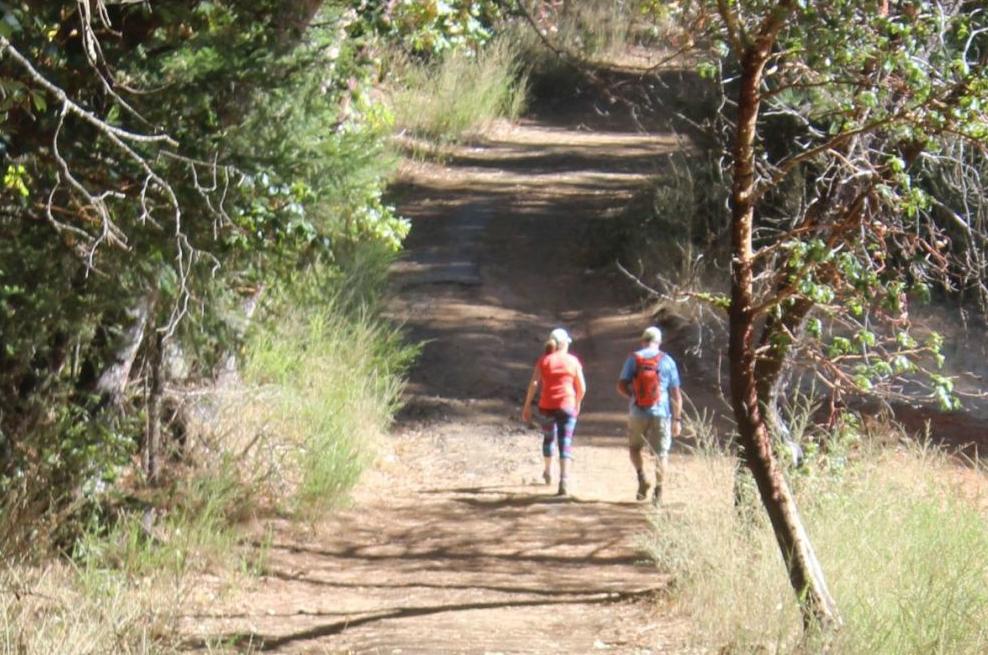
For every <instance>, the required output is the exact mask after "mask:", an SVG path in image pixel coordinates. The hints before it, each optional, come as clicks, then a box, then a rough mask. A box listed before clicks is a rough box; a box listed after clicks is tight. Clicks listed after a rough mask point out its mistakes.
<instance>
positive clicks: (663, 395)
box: [618, 348, 679, 417]
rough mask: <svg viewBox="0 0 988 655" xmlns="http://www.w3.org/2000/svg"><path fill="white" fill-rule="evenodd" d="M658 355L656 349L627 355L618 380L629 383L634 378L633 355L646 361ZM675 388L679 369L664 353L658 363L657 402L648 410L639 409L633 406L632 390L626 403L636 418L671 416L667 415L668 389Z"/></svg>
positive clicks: (635, 364) (677, 383) (635, 365)
mask: <svg viewBox="0 0 988 655" xmlns="http://www.w3.org/2000/svg"><path fill="white" fill-rule="evenodd" d="M658 354H659V349H658V348H642V349H641V350H638V351H636V352H635V354H632V355H629V356H628V359H626V360H624V366H622V367H621V376H620V377H619V378H618V379H619V380H621V381H622V382H631V380H632V379H633V378H634V377H635V369H636V368H637V363H636V362H635V355H639V356H641V357H645V358H646V359H647V358H650V357H655V356H656V355H658ZM677 387H679V369H678V368H676V362H675V361H673V359H672V357H670V356H669V353H665V354H664V355H662V359H661V360H660V361H659V400H658V402H656V403H655V404H654V405H652V406H651V407H648V408H643V407H639V406H638V405H636V404H635V398H634V391H633V390H632V396H631V400H630V401H629V403H628V404H629V405H630V411H631V413H632V414H633V415H638V416H661V417H668V416H671V414H670V413H669V389H676V388H677Z"/></svg>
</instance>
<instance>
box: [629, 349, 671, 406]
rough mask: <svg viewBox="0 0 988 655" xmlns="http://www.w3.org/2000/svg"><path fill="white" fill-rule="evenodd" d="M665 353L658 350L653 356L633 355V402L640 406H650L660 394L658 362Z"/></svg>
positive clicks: (657, 399) (656, 400) (657, 400)
mask: <svg viewBox="0 0 988 655" xmlns="http://www.w3.org/2000/svg"><path fill="white" fill-rule="evenodd" d="M664 354H665V353H663V352H662V351H659V354H658V355H656V356H654V357H643V356H642V355H640V354H638V353H634V356H635V378H634V380H633V382H632V385H633V386H634V389H635V404H636V405H638V406H639V407H642V408H647V407H652V406H653V405H655V403H657V402H659V398H660V397H661V396H662V385H661V384H660V375H659V362H661V361H662V356H663V355H664Z"/></svg>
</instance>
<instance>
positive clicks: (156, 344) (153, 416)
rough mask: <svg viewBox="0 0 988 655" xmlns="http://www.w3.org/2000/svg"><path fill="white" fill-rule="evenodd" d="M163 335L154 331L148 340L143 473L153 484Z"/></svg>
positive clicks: (158, 428)
mask: <svg viewBox="0 0 988 655" xmlns="http://www.w3.org/2000/svg"><path fill="white" fill-rule="evenodd" d="M164 345H165V344H164V337H163V336H162V335H161V334H160V333H159V332H154V333H153V334H152V335H151V338H150V339H149V340H148V358H147V361H148V368H149V371H148V373H149V375H150V380H149V385H148V400H147V412H148V422H147V432H146V434H145V435H144V452H143V453H142V459H143V460H144V461H143V463H144V475H145V476H147V480H148V482H150V483H152V484H154V483H155V482H156V481H157V479H158V449H159V444H160V443H161V397H162V395H163V393H164V384H163V383H162V371H161V369H162V365H163V362H164V355H165V348H164Z"/></svg>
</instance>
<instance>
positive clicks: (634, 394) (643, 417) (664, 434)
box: [617, 327, 683, 505]
mask: <svg viewBox="0 0 988 655" xmlns="http://www.w3.org/2000/svg"><path fill="white" fill-rule="evenodd" d="M661 344H662V331H661V330H660V329H659V328H657V327H649V328H646V329H645V331H644V332H643V333H642V338H641V348H640V349H638V350H636V351H635V352H633V353H631V355H629V356H628V359H626V360H625V362H624V366H623V367H622V368H621V375H620V377H619V378H618V383H617V390H618V393H620V394H621V395H622V396H624V397H625V398H628V401H629V408H628V447H629V450H630V454H631V463H632V464H633V465H634V467H635V472H636V473H637V474H638V494H637V498H638V500H645V499H646V498H647V497H648V489H649V485H648V479H647V478H646V477H645V463H644V460H643V458H642V449H644V448H645V446H646V445H647V446H648V447H649V449H651V451H652V453H653V454H654V455H655V491H654V492H653V495H652V502H653V503H655V504H656V505H658V504H659V503H660V502H661V501H662V483H663V481H664V480H665V473H666V463H667V461H668V459H669V448H670V447H671V446H672V438H673V437H678V436H679V434H680V432H681V431H682V415H683V396H682V394H681V393H680V391H679V370H678V369H677V368H676V362H674V361H673V359H672V357H670V356H669V355H668V354H667V353H664V352H662V351H661V350H660V349H659V346H660V345H661ZM670 401H671V402H670Z"/></svg>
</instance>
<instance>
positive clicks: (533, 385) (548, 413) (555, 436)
mask: <svg viewBox="0 0 988 655" xmlns="http://www.w3.org/2000/svg"><path fill="white" fill-rule="evenodd" d="M572 342H573V340H572V339H571V338H570V336H569V333H567V332H566V330H564V329H563V328H556V329H555V330H553V331H552V332H551V333H550V334H549V340H548V341H546V347H545V354H543V355H542V356H541V357H539V360H538V361H537V362H536V363H535V369H534V370H533V371H532V379H531V380H530V381H529V383H528V393H526V394H525V404H524V405H523V406H522V410H521V420H522V421H524V422H525V423H528V422H529V421H531V419H532V400H533V399H534V398H535V392H536V391H537V390H538V388H539V386H540V385H541V387H542V393H541V395H540V396H539V423H540V424H541V426H542V436H543V439H542V455H543V456H544V457H545V470H544V471H543V473H542V479H543V480H545V483H546V484H549V483H551V482H552V448H553V444H554V443H556V442H558V449H559V492H558V495H560V496H565V495H567V493H568V491H569V489H568V485H569V473H570V464H571V463H572V459H573V430H574V429H575V428H576V417H577V416H579V414H580V406H581V405H582V404H583V397H584V396H585V395H586V393H587V383H586V380H585V379H584V377H583V366H582V365H581V364H580V360H578V359H577V358H576V357H574V356H573V355H571V354H570V353H569V345H570V343H572Z"/></svg>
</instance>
